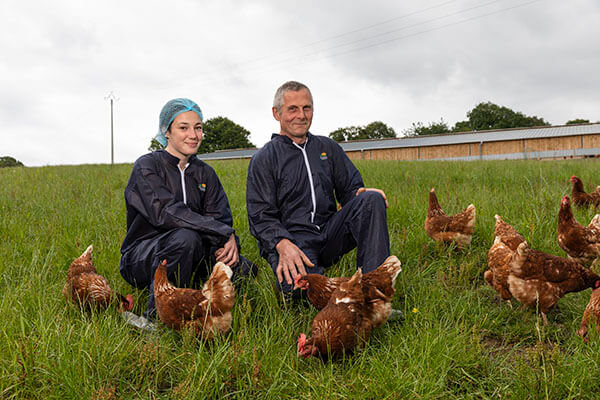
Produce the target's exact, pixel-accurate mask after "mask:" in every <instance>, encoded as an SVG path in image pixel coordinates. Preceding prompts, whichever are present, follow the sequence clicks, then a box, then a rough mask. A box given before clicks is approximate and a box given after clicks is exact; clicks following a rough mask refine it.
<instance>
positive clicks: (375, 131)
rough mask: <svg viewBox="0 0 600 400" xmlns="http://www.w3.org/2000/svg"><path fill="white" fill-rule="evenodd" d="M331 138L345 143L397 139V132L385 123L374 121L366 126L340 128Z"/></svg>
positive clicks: (331, 134) (332, 133)
mask: <svg viewBox="0 0 600 400" xmlns="http://www.w3.org/2000/svg"><path fill="white" fill-rule="evenodd" d="M329 137H330V138H332V139H333V140H335V141H336V142H345V141H348V140H364V139H383V138H395V137H396V132H395V131H394V129H393V128H392V127H389V126H387V125H386V124H384V123H383V122H381V121H374V122H371V123H370V124H368V125H366V126H348V127H345V128H338V129H336V130H335V131H333V132H331V133H330V134H329Z"/></svg>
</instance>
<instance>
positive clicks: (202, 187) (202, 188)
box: [198, 183, 206, 192]
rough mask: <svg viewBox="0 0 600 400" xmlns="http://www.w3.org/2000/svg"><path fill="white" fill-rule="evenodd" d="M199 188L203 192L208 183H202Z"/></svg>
mask: <svg viewBox="0 0 600 400" xmlns="http://www.w3.org/2000/svg"><path fill="white" fill-rule="evenodd" d="M198 189H200V191H201V192H206V183H200V184H199V185H198Z"/></svg>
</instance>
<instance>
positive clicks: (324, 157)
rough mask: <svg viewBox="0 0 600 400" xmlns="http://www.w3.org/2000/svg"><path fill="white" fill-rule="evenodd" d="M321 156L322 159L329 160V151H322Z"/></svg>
mask: <svg viewBox="0 0 600 400" xmlns="http://www.w3.org/2000/svg"><path fill="white" fill-rule="evenodd" d="M319 158H320V159H321V160H327V153H325V152H322V153H321V155H320V156H319Z"/></svg>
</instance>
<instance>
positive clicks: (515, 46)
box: [0, 0, 600, 166]
mask: <svg viewBox="0 0 600 400" xmlns="http://www.w3.org/2000/svg"><path fill="white" fill-rule="evenodd" d="M528 3H530V1H529V0H502V1H500V0H499V1H495V2H492V1H488V2H476V1H474V0H470V1H468V0H460V1H458V0H457V1H443V0H438V1H433V0H429V1H425V2H416V1H411V2H396V3H390V2H386V1H375V2H373V1H369V2H366V1H360V2H351V3H348V2H342V1H340V0H337V1H329V2H317V1H314V0H308V1H306V2H303V3H302V4H301V5H298V4H296V3H285V2H275V1H268V0H263V1H255V2H251V3H248V2H235V1H233V0H230V1H216V0H214V1H208V2H194V1H191V0H190V1H183V0H176V1H173V2H170V3H166V2H158V1H155V0H152V1H144V2H142V1H137V0H135V1H129V2H117V1H116V0H109V1H105V2H101V3H98V2H79V3H73V2H69V1H66V0H62V1H55V2H42V1H36V2H28V3H27V2H19V1H16V0H7V1H4V2H3V4H2V6H1V9H0V47H1V49H2V53H3V57H2V58H1V59H0V93H1V96H0V126H2V129H3V133H2V139H3V140H2V146H1V147H0V156H2V155H10V156H13V157H15V158H17V159H18V160H20V161H22V162H23V163H25V164H26V165H30V166H35V165H55V164H80V163H106V162H110V130H109V126H110V125H109V104H108V102H107V101H106V100H105V99H104V97H105V96H106V95H107V94H108V93H109V92H110V91H112V90H114V91H115V94H116V95H117V97H119V100H118V101H117V102H116V103H115V161H116V162H132V161H134V160H135V159H136V158H137V157H138V156H140V155H141V154H143V153H144V152H146V150H147V147H148V145H149V142H150V139H151V138H152V136H153V135H154V133H155V131H156V127H157V121H158V113H159V111H160V108H161V107H162V105H163V104H164V103H165V102H166V101H168V100H169V99H171V98H174V97H189V98H192V99H194V100H195V101H197V102H198V103H199V104H200V106H201V107H202V109H203V110H204V113H205V115H206V117H207V118H211V117H215V116H218V115H222V116H226V117H228V118H230V119H232V120H234V121H235V122H236V123H238V124H240V125H242V126H244V127H246V128H247V129H248V130H250V132H252V135H251V140H252V141H253V142H254V143H255V144H257V145H262V144H264V143H265V142H266V141H267V140H268V139H269V137H270V134H271V133H273V132H275V131H277V129H278V126H277V124H276V122H275V121H274V120H273V119H272V116H271V110H270V107H271V102H272V98H273V94H274V92H275V89H276V88H277V87H278V86H279V85H280V84H281V83H283V82H285V81H286V80H290V79H294V80H299V81H301V82H304V83H306V84H307V85H309V86H310V87H311V90H312V91H313V95H314V98H315V118H314V122H313V129H312V130H313V131H314V132H315V133H317V134H325V135H326V134H328V133H329V132H330V131H332V130H334V129H336V128H338V127H342V126H349V125H365V124H368V123H369V122H372V121H375V120H381V121H383V122H385V123H387V124H388V125H391V126H392V127H393V128H394V129H395V130H396V132H397V133H400V132H402V130H404V129H406V128H408V127H410V125H411V123H412V122H416V121H421V122H425V123H427V122H430V121H439V119H440V118H444V120H445V121H446V122H448V123H449V124H453V123H454V122H456V121H458V120H463V119H465V118H466V112H467V111H469V110H470V109H471V108H473V107H474V106H475V105H476V104H478V103H479V102H481V101H492V102H494V103H496V104H499V105H504V106H507V107H509V108H512V109H514V110H516V111H521V112H523V113H525V114H527V115H537V116H539V117H543V118H544V119H546V120H547V121H549V122H551V123H554V124H562V123H564V122H566V121H567V120H569V119H574V118H578V117H581V118H588V119H591V120H593V121H597V120H599V119H600V115H599V113H598V110H599V109H600V104H599V103H600V100H599V98H598V95H597V88H598V87H599V86H600V85H599V83H600V82H599V78H598V73H597V71H598V69H599V68H598V67H599V66H600V54H599V53H598V52H597V51H596V48H597V43H596V42H597V37H599V36H600V35H599V32H598V31H599V30H600V28H599V27H598V24H597V23H596V22H597V21H598V17H599V16H600V5H599V4H598V3H597V2H594V1H592V0H575V1H573V2H568V3H567V2H560V1H557V0H540V1H537V2H534V3H532V4H528ZM511 7H512V9H509V8H511ZM487 14H489V15H487Z"/></svg>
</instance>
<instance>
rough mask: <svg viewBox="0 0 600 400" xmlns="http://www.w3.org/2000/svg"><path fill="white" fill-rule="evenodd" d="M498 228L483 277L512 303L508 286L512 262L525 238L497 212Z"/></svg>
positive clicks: (495, 230) (504, 298) (501, 295)
mask: <svg viewBox="0 0 600 400" xmlns="http://www.w3.org/2000/svg"><path fill="white" fill-rule="evenodd" d="M494 217H495V218H496V228H495V229H494V244H492V247H490V250H489V251H488V266H489V269H488V270H487V271H485V273H484V274H483V277H484V279H485V281H486V282H487V283H488V284H489V285H490V286H491V287H493V288H494V290H495V291H496V292H498V294H499V295H500V297H501V298H502V299H503V300H506V301H508V302H509V304H510V299H511V297H512V295H511V294H510V290H509V288H508V275H509V273H510V262H511V260H512V257H513V254H514V252H515V251H516V250H517V247H518V246H519V244H521V243H523V242H524V241H525V238H523V236H521V235H520V234H519V232H517V230H516V229H515V228H513V227H512V226H511V225H509V224H507V223H506V222H504V221H503V220H502V217H501V216H499V215H498V214H496V215H495V216H494Z"/></svg>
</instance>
